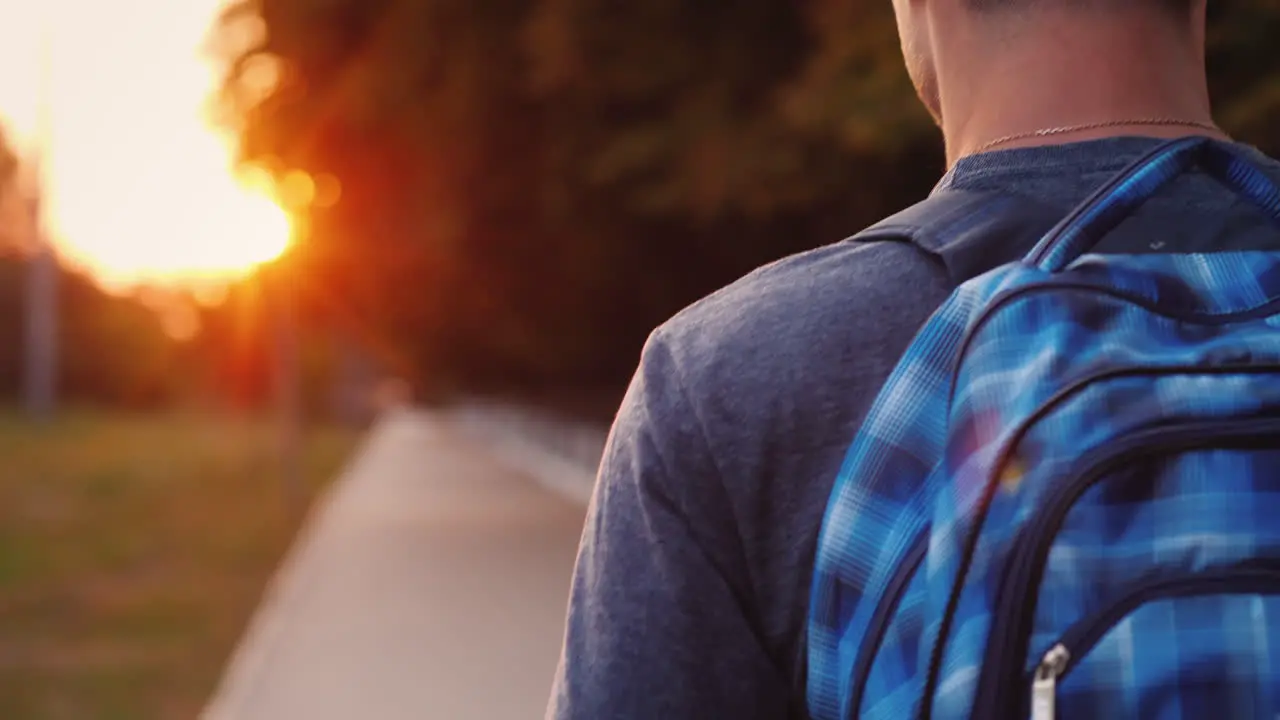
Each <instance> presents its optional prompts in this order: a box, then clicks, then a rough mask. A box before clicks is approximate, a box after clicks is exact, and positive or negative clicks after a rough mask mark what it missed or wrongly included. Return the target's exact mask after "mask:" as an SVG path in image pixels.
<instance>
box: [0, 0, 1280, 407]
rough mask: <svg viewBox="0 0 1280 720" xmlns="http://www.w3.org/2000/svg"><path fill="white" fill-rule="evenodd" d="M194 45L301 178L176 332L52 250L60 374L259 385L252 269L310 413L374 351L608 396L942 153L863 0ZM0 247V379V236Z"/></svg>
mask: <svg viewBox="0 0 1280 720" xmlns="http://www.w3.org/2000/svg"><path fill="white" fill-rule="evenodd" d="M1210 5H1211V15H1212V18H1211V25H1212V28H1211V32H1210V37H1209V42H1210V69H1211V75H1212V83H1213V89H1214V94H1215V100H1216V102H1217V109H1218V117H1219V119H1220V120H1221V121H1222V123H1223V124H1224V125H1225V126H1226V127H1227V128H1228V129H1229V130H1230V131H1232V132H1235V133H1237V135H1238V137H1240V138H1241V139H1243V140H1245V141H1248V142H1251V143H1253V144H1256V145H1258V146H1259V147H1261V148H1262V149H1263V150H1267V151H1271V152H1276V151H1280V129H1278V128H1280V123H1277V120H1278V119H1280V72H1277V70H1280V55H1277V54H1276V53H1275V52H1274V51H1273V48H1272V43H1273V39H1274V38H1276V37H1280V2H1277V1H1276V0H1234V1H1230V0H1211V3H1210ZM209 49H210V51H211V52H212V53H214V54H215V55H216V56H217V57H219V58H222V59H224V60H225V61H226V63H227V67H228V73H227V77H226V80H225V83H224V85H223V89H222V92H221V94H220V96H219V97H217V98H216V99H215V101H214V102H213V103H212V109H213V111H214V112H215V113H216V116H217V118H218V120H219V121H220V122H222V123H224V124H225V125H226V126H227V127H230V128H233V129H234V130H235V131H236V132H237V133H238V136H239V137H240V140H241V159H242V162H243V164H244V166H245V168H252V169H258V170H262V171H266V172H269V173H271V174H272V176H273V177H274V178H275V180H276V181H277V183H279V184H280V186H281V187H283V188H284V189H285V190H286V193H285V195H286V197H296V198H298V199H299V202H298V206H297V207H295V208H294V212H295V215H296V216H297V217H298V226H299V242H297V243H296V244H295V246H294V247H293V249H292V250H291V252H290V253H289V255H288V256H286V257H285V258H283V259H282V260H281V261H279V262H278V263H276V265H275V266H273V267H269V268H266V269H265V270H264V272H263V273H261V274H259V275H257V276H255V277H252V278H249V279H247V280H245V281H244V282H242V283H239V284H238V285H237V286H235V287H233V288H231V290H230V291H229V292H228V293H227V296H226V298H224V299H222V300H221V301H220V302H217V303H207V302H206V303H203V304H202V303H193V304H192V306H193V307H197V308H198V310H197V313H198V320H199V322H198V323H197V326H198V328H199V331H198V332H196V333H194V334H193V335H191V336H190V337H182V338H180V339H178V340H175V339H174V333H172V332H167V331H166V329H165V326H164V323H162V322H161V321H159V320H157V319H156V317H155V314H154V313H149V312H143V311H142V310H141V308H142V307H143V306H144V305H145V304H146V303H145V302H144V299H140V298H138V297H129V298H118V297H114V296H108V295H106V294H104V293H103V292H101V291H99V290H97V289H96V288H95V287H94V286H93V285H92V284H91V283H90V282H88V281H87V280H84V279H82V278H79V277H78V276H76V275H74V274H67V275H66V276H65V277H64V278H63V282H62V284H61V294H62V297H63V300H64V304H65V311H64V312H65V313H66V316H67V320H66V322H65V327H64V330H63V335H64V337H63V342H64V347H65V349H66V351H67V354H66V360H65V362H64V367H63V369H62V374H63V379H64V387H65V388H66V390H67V391H68V392H70V393H74V394H75V395H76V396H79V397H81V398H84V399H88V400H93V401H95V402H103V403H120V404H126V405H148V404H161V403H166V402H170V403H171V402H176V401H178V400H181V399H184V398H189V397H191V396H192V395H193V394H194V395H199V396H210V397H216V398H219V400H220V401H223V402H230V403H231V404H233V405H238V406H240V405H243V406H252V405H254V404H261V403H263V402H266V401H268V400H269V397H270V392H271V390H270V385H271V383H270V380H269V376H270V372H271V369H270V362H271V356H272V352H273V346H272V342H273V341H272V336H271V325H270V322H271V321H270V317H271V316H270V313H263V312H257V311H255V310H254V308H257V309H258V310H261V309H262V307H263V303H264V302H266V301H265V300H264V297H266V296H267V295H269V294H267V295H264V292H263V288H264V287H266V286H268V285H269V284H270V283H272V282H275V283H286V284H287V286H288V287H289V288H290V292H291V293H292V294H293V297H294V299H295V301H296V303H297V307H296V312H297V318H298V319H299V322H300V326H301V329H302V330H301V332H302V335H301V337H302V340H303V357H304V365H305V368H306V373H307V381H306V382H307V397H308V403H309V406H310V407H312V408H313V409H314V410H315V411H316V412H322V411H325V409H326V408H332V407H333V395H334V393H333V391H332V388H333V387H334V384H335V383H334V379H335V378H339V377H347V376H352V375H353V374H354V375H356V376H360V377H364V378H369V377H374V376H376V374H377V373H381V374H394V375H396V376H398V377H401V378H403V379H405V380H407V381H409V382H410V383H411V384H412V386H413V387H414V388H415V390H416V392H417V394H418V396H419V397H420V398H421V399H423V400H424V401H439V400H447V399H450V398H454V397H457V396H459V395H474V394H496V395H502V396H505V397H509V398H513V399H519V400H525V401H532V402H537V403H541V404H544V405H554V406H558V407H560V408H562V409H567V410H572V411H575V412H580V413H588V414H591V415H596V416H599V417H601V418H607V416H608V414H609V413H610V412H611V411H612V408H613V406H614V404H615V403H616V401H617V399H618V396H619V394H620V392H621V391H622V389H623V388H624V386H625V384H626V382H627V379H628V378H629V376H630V373H631V371H632V369H633V367H634V365H635V363H636V360H637V358H638V353H639V350H640V347H641V345H642V344H643V342H644V340H645V337H646V336H647V334H648V333H649V331H650V330H651V329H652V328H653V327H654V326H655V325H657V324H658V323H660V322H661V321H663V320H664V319H665V318H667V317H669V316H670V315H671V314H672V313H674V312H675V311H677V310H679V309H680V308H681V307H683V306H685V305H687V304H689V303H690V302H692V301H693V300H695V299H697V298H698V297H700V296H702V295H704V294H706V293H708V292H710V291H712V290H714V289H716V288H717V287H720V286H722V285H724V284H726V283H728V282H731V281H733V280H734V279H736V278H738V277H740V276H742V275H743V274H745V273H747V272H749V271H750V270H751V269H753V268H755V267H757V266H759V265H762V264H764V263H767V262H769V261H772V260H775V259H777V258H780V257H783V256H785V255H788V254H791V253H795V252H798V251H802V250H805V249H808V248H812V247H816V246H819V245H822V244H826V243H829V242H833V241H837V240H839V239H840V238H842V237H845V236H847V235H849V234H851V233H853V232H856V231H857V230H858V229H860V228H861V227H863V226H865V225H867V224H868V223H870V222H872V221H874V220H875V219H876V218H877V217H879V216H882V215H885V214H887V213H889V212H892V211H894V210H896V209H898V208H901V207H903V206H905V205H907V204H909V203H911V202H913V201H915V200H916V199H919V198H920V197H922V196H923V195H924V194H925V193H927V192H928V190H929V189H930V188H931V187H932V185H933V184H934V183H935V182H936V181H937V179H938V177H939V175H940V173H941V172H942V169H943V164H942V154H941V146H940V141H939V138H938V134H937V131H936V129H935V128H934V127H933V126H932V123H931V121H930V120H929V118H928V117H927V115H926V114H925V113H924V111H923V110H922V109H921V108H920V106H919V104H918V102H917V101H916V99H915V97H914V94H913V92H912V90H911V88H910V86H909V83H908V81H907V78H906V75H905V72H904V71H903V68H902V61H901V58H900V56H899V51H898V45H897V36H896V32H895V30H894V28H893V18H892V11H891V6H890V3H888V2H884V1H883V0H875V1H871V0H803V1H797V0H741V1H740V2H735V3H722V2H707V1H704V0H696V1H695V0H685V1H683V2H682V1H679V0H650V1H649V2H644V3H620V2H611V1H609V0H533V1H520V0H239V2H238V3H236V4H234V5H233V6H232V7H231V9H229V10H228V11H227V12H226V13H225V15H224V16H223V18H222V20H221V22H220V23H219V25H218V27H217V28H216V30H215V32H214V33H213V34H212V36H211V37H210V47H209ZM12 164H13V163H12V159H11V157H9V156H8V155H5V156H3V157H2V158H0V181H3V179H4V178H11V177H12V170H6V168H11V167H12ZM5 247H6V244H5V242H4V240H3V238H0V279H2V280H3V282H0V394H12V393H13V392H15V391H16V388H17V370H18V368H19V362H18V358H17V357H16V356H12V354H13V353H14V352H16V350H15V348H16V347H17V346H18V345H17V344H16V343H15V342H13V340H14V338H16V335H15V333H18V332H20V327H19V326H18V324H17V323H18V318H19V317H20V314H19V313H18V312H16V311H15V310H14V307H11V306H14V304H15V303H19V302H20V301H21V291H20V288H21V282H19V281H18V279H17V278H18V274H19V272H20V266H19V262H20V259H21V249H20V248H17V249H15V248H14V247H12V243H10V244H9V250H8V251H7V254H5V253H6V251H5V250H4V248H5ZM273 278H274V279H273ZM104 338H111V340H110V341H106V340H105V339H104ZM375 371H376V372H375ZM344 373H345V375H344Z"/></svg>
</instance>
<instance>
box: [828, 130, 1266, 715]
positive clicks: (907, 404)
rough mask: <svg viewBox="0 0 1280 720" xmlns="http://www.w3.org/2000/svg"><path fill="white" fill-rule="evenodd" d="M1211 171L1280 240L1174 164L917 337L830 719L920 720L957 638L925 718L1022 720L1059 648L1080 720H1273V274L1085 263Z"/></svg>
mask: <svg viewBox="0 0 1280 720" xmlns="http://www.w3.org/2000/svg"><path fill="white" fill-rule="evenodd" d="M1196 160H1199V161H1200V162H1201V163H1202V164H1203V165H1205V166H1206V167H1207V168H1208V169H1210V170H1212V171H1214V172H1215V174H1217V175H1219V176H1220V177H1222V178H1223V179H1224V180H1225V181H1226V182H1228V183H1229V184H1231V185H1232V186H1233V187H1235V188H1236V189H1238V190H1240V191H1241V192H1242V194H1245V195H1246V196H1248V197H1250V199H1252V200H1254V201H1255V202H1256V203H1257V204H1259V205H1260V206H1262V207H1263V208H1264V209H1265V210H1267V211H1268V212H1270V213H1271V214H1272V216H1273V217H1277V218H1280V193H1276V192H1275V190H1274V188H1273V187H1272V186H1271V184H1270V183H1269V182H1266V181H1265V179H1261V176H1260V175H1259V174H1258V173H1257V172H1256V171H1252V170H1251V168H1249V167H1245V166H1242V164H1243V163H1244V162H1245V161H1243V160H1239V159H1237V158H1235V157H1234V156H1231V155H1230V154H1228V153H1217V152H1216V151H1215V150H1212V146H1210V145H1208V144H1202V141H1197V142H1188V141H1183V142H1180V143H1179V142H1175V143H1171V144H1170V145H1169V146H1167V147H1166V148H1163V149H1162V150H1161V152H1160V154H1157V155H1155V156H1153V158H1152V159H1149V161H1148V162H1146V163H1144V164H1143V165H1142V166H1140V167H1138V168H1135V169H1134V171H1133V172H1131V173H1128V174H1127V175H1125V176H1122V177H1121V178H1119V179H1118V180H1117V181H1116V183H1115V184H1114V185H1113V186H1112V187H1110V188H1108V189H1107V190H1106V192H1105V193H1100V195H1099V197H1098V198H1096V199H1095V201H1093V202H1091V203H1089V204H1087V205H1086V206H1085V207H1084V208H1082V210H1081V211H1079V212H1078V213H1077V214H1076V215H1075V216H1073V217H1071V218H1069V219H1068V221H1065V222H1064V224H1063V225H1062V226H1061V229H1060V230H1059V231H1058V232H1057V233H1055V234H1054V236H1053V237H1051V238H1048V239H1046V241H1045V242H1044V243H1042V245H1041V246H1039V247H1038V248H1037V249H1036V250H1035V251H1033V253H1032V255H1031V256H1030V257H1029V258H1028V261H1027V262H1023V263H1017V264H1012V265H1008V266H1005V267H1002V268H999V269H997V270H994V271H992V272H990V273H987V274H986V275H983V276H981V277H979V278H977V279H975V280H972V281H970V282H968V283H965V284H964V285H962V286H961V287H960V288H958V289H957V290H956V292H955V293H954V294H953V296H952V297H951V298H950V299H949V300H948V302H947V303H946V304H944V306H943V307H942V308H941V309H940V310H939V311H938V312H937V313H936V314H935V316H934V317H933V318H932V319H931V320H930V322H929V323H928V324H927V325H926V326H925V327H924V328H923V329H922V330H921V332H920V334H919V335H918V337H917V339H916V341H915V342H914V343H913V344H912V346H911V348H910V349H909V350H908V351H907V353H906V354H905V356H904V358H903V360H902V361H901V363H900V364H899V365H898V367H897V368H896V370H895V371H894V373H893V374H892V376H891V377H890V379H889V381H888V383H887V384H886V386H885V387H884V389H883V390H882V392H881V394H880V396H879V397H878V399H877V401H876V403H875V404H874V406H873V407H872V409H871V412H870V414H869V415H868V419H867V421H866V422H865V423H864V425H863V427H862V428H861V430H860V432H859V434H858V437H857V438H856V439H855V440H854V442H853V444H852V445H851V447H850V449H849V452H848V455H847V458H846V461H845V463H844V466H843V467H842V469H841V471H840V474H839V476H838V477H837V479H836V483H835V486H834V489H833V492H832V495H831V499H830V502H829V504H828V508H827V513H826V517H825V518H824V521H823V527H822V531H821V535H820V538H819V547H818V554H817V558H816V566H815V574H814V583H813V590H812V600H811V612H810V624H809V628H808V647H809V668H808V703H809V710H810V714H811V715H812V717H814V718H815V719H817V720H825V719H827V718H848V717H862V718H893V719H894V720H898V719H900V718H906V717H912V716H913V714H916V713H919V712H920V711H921V709H922V703H921V701H922V698H923V693H924V692H925V689H926V679H927V677H928V675H929V670H930V666H931V660H932V659H933V654H934V650H935V645H938V643H939V636H940V634H941V630H942V628H943V625H944V621H945V622H946V623H947V625H948V627H947V632H946V635H945V637H944V638H942V644H941V647H942V648H943V652H942V653H941V655H940V660H941V662H940V663H939V664H938V673H937V676H936V678H934V680H935V682H934V685H933V687H932V690H933V693H932V695H931V702H929V703H927V704H926V705H927V709H928V710H929V711H930V712H931V714H932V716H933V717H937V718H963V717H970V716H980V717H984V718H986V717H998V716H1002V715H1003V714H1005V713H1006V712H1011V713H1013V714H1015V715H1021V716H1025V715H1026V713H1027V712H1028V710H1027V708H1028V707H1029V702H1030V694H1029V688H1030V683H1031V674H1032V673H1033V672H1034V670H1035V668H1036V666H1037V665H1038V664H1039V662H1040V658H1041V656H1042V655H1044V654H1046V653H1047V652H1048V651H1049V650H1050V649H1051V648H1053V647H1054V646H1055V645H1058V644H1060V643H1061V644H1064V645H1065V644H1070V645H1073V646H1074V647H1068V648H1067V649H1068V650H1069V651H1070V653H1071V659H1070V660H1069V662H1068V666H1067V668H1066V672H1065V674H1063V675H1062V677H1061V679H1060V680H1059V681H1058V683H1057V687H1056V690H1055V692H1054V693H1053V697H1054V698H1055V699H1056V703H1057V706H1058V708H1059V712H1060V713H1062V715H1063V716H1068V715H1069V716H1070V717H1112V716H1120V715H1123V716H1126V717H1138V716H1142V717H1157V716H1159V717H1179V716H1193V717H1194V716H1199V715H1200V714H1201V712H1200V711H1201V710H1204V709H1206V708H1213V712H1214V714H1215V716H1221V715H1222V714H1223V712H1224V711H1225V710H1228V709H1230V710H1233V711H1234V710H1238V711H1239V713H1238V714H1231V715H1227V716H1229V717H1254V716H1258V717H1261V716H1268V717H1271V716H1274V715H1275V713H1277V712H1280V616H1278V615H1275V612H1276V611H1277V610H1280V522H1278V521H1277V520H1276V518H1280V424H1278V423H1277V422H1275V421H1272V420H1269V418H1278V417H1280V332H1278V330H1280V304H1277V303H1276V302H1275V301H1274V299H1275V298H1280V253H1270V252H1235V253H1221V254H1212V255H1145V256H1099V255H1085V256H1083V257H1079V258H1078V259H1076V256H1078V255H1080V254H1081V253H1082V252H1083V251H1084V250H1085V248H1086V247H1087V242H1086V240H1085V237H1086V235H1087V234H1088V233H1085V232H1083V231H1082V230H1080V228H1086V229H1088V231H1089V232H1090V233H1093V234H1095V235H1096V234H1099V233H1102V232H1105V230H1106V229H1107V227H1108V225H1109V224H1112V225H1113V224H1114V223H1115V222H1118V221H1119V219H1120V217H1121V216H1122V215H1123V213H1124V212H1127V211H1128V210H1131V209H1132V207H1133V206H1134V205H1136V203H1137V202H1138V201H1139V200H1140V199H1141V197H1142V196H1143V195H1144V194H1145V195H1149V194H1151V193H1152V192H1154V191H1155V189H1156V188H1158V187H1159V185H1160V184H1161V183H1162V182H1164V181H1167V180H1168V179H1169V178H1171V177H1172V176H1174V175H1176V174H1177V173H1178V172H1181V171H1182V170H1183V169H1185V167H1186V166H1187V164H1188V163H1190V162H1192V161H1196ZM1157 180H1159V182H1157ZM1272 448H1276V449H1272ZM1267 560H1270V561H1272V564H1271V565H1269V566H1268V565H1266V564H1265V563H1263V564H1262V565H1261V566H1260V567H1253V566H1249V567H1245V566H1242V565H1241V564H1242V563H1250V562H1252V563H1255V564H1257V563H1258V562H1259V561H1267ZM1271 568H1275V569H1271ZM1024 571H1025V572H1024ZM1215 573H1216V574H1215ZM948 615H949V616H950V618H949V619H947V617H948ZM1270 618H1278V619H1276V620H1269V619H1270ZM1001 648H1012V650H1010V651H1008V652H1006V651H1003V650H1001ZM993 693H994V694H993ZM993 698H995V699H994V700H993ZM991 703H996V704H991ZM1000 703H1005V704H1000ZM1011 708H1016V712H1015V711H1014V710H1013V709H1011Z"/></svg>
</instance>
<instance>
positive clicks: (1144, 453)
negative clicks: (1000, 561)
mask: <svg viewBox="0 0 1280 720" xmlns="http://www.w3.org/2000/svg"><path fill="white" fill-rule="evenodd" d="M1277 437H1280V418H1267V419H1256V420H1243V421H1241V420H1236V421H1214V422H1198V423H1193V424H1188V425H1181V426H1177V427H1173V428H1153V429H1151V430H1145V431H1141V432H1137V433H1134V434H1132V435H1129V436H1128V437H1126V438H1124V439H1123V440H1121V441H1120V442H1118V443H1117V444H1114V445H1112V446H1109V447H1104V448H1100V449H1099V450H1097V451H1095V452H1093V453H1091V454H1089V455H1088V456H1086V458H1085V459H1084V460H1083V461H1082V462H1081V463H1080V467H1082V468H1083V470H1082V471H1080V472H1078V473H1073V474H1072V475H1070V476H1068V477H1066V478H1063V480H1062V482H1059V483H1056V484H1054V485H1053V486H1052V487H1050V488H1049V489H1048V490H1047V491H1046V493H1045V496H1044V498H1043V499H1042V500H1041V502H1040V505H1039V507H1038V508H1037V509H1036V510H1035V512H1034V513H1033V514H1032V515H1031V517H1030V518H1028V520H1027V522H1026V524H1025V526H1024V528H1025V529H1024V530H1023V531H1022V532H1021V534H1020V535H1019V537H1018V538H1017V539H1016V540H1015V541H1014V546H1013V549H1012V551H1011V553H1010V555H1009V560H1008V561H1007V564H1006V565H1005V575H1004V579H1003V581H1002V582H1001V583H1000V586H999V590H998V591H997V593H996V600H995V608H994V612H993V613H992V617H993V621H992V627H991V630H990V634H989V636H988V640H987V650H986V653H985V656H984V660H983V667H986V668H991V670H989V671H988V672H984V673H982V675H981V676H980V678H979V680H978V687H977V690H976V693H975V696H974V713H975V716H976V717H984V718H995V717H1001V716H1010V715H1011V714H1012V713H1013V709H1014V706H1012V704H1011V703H1012V701H1013V700H1015V699H1016V698H1017V697H1018V695H1017V693H1016V692H1015V689H1016V685H1017V683H1018V681H1019V678H1021V676H1022V668H1023V667H1025V665H1026V652H1027V647H1026V643H1027V641H1028V638H1029V636H1030V634H1031V624H1032V622H1033V621H1034V618H1035V610H1036V605H1037V604H1038V600H1039V588H1040V582H1041V580H1042V578H1043V574H1044V564H1045V562H1046V561H1047V559H1048V555H1049V552H1050V550H1051V549H1052V547H1053V541H1054V539H1055V538H1056V537H1057V535H1058V531H1059V530H1060V529H1061V528H1062V524H1063V522H1065V520H1066V517H1067V514H1068V513H1069V511H1070V510H1071V508H1072V507H1073V506H1074V505H1075V503H1076V501H1077V500H1079V499H1080V497H1081V496H1083V495H1084V494H1085V492H1087V491H1088V490H1089V489H1090V488H1092V487H1093V486H1095V485H1096V484H1098V483H1099V482H1100V481H1102V480H1103V479H1105V478H1106V477H1107V476H1108V475H1109V474H1110V473H1111V472H1112V471H1114V470H1116V469H1118V468H1120V467H1122V466H1124V465H1126V464H1128V463H1130V462H1132V461H1133V460H1135V459H1138V458H1140V457H1152V456H1162V455H1167V454H1170V451H1176V453H1177V454H1182V453H1185V452H1192V451H1195V450H1199V449H1219V448H1221V449H1227V448H1230V449H1267V448H1272V449H1274V448H1276V447H1277V442H1276V438H1277ZM1001 701H1003V702H1004V703H1006V705H1005V706H1004V707H1001Z"/></svg>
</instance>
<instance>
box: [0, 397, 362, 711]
mask: <svg viewBox="0 0 1280 720" xmlns="http://www.w3.org/2000/svg"><path fill="white" fill-rule="evenodd" d="M275 440H276V436H275V434H274V432H273V430H272V427H271V425H270V424H268V423H265V422H245V421H233V420H230V419H225V420H218V419H211V418H198V417H193V416H161V417H116V416H105V415H95V414H91V413H82V414H76V415H74V416H73V417H70V418H67V419H64V420H60V421H58V422H57V423H55V424H54V425H52V426H49V427H45V428H35V427H31V426H29V425H26V424H24V423H22V422H20V421H19V420H18V419H17V418H16V417H15V416H13V415H11V414H9V415H6V414H5V413H3V412H0V719H3V720H19V719H21V720H26V719H27V718H33V719H34V718H39V719H40V720H46V719H47V720H60V719H62V718H74V719H75V720H113V719H115V718H120V719H125V718H127V719H129V720H149V719H151V718H164V719H168V718H181V719H183V720H187V719H190V718H195V717H196V716H197V715H198V713H199V710H200V708H201V707H202V706H203V704H204V702H205V701H206V700H207V699H208V697H209V695H210V693H211V692H212V690H213V687H214V685H215V684H216V682H217V679H218V675H219V672H220V671H221V669H222V667H223V664H224V662H225V661H226V659H227V658H228V656H229V655H230V652H231V650H232V648H233V647H234V645H235V643H236V640H237V639H238V637H239V635H240V633H241V632H242V630H243V629H244V627H245V624H246V623H247V621H248V619H249V617H250V615H251V613H252V611H253V608H254V606H255V605H256V603H257V601H258V599H259V597H260V596H261V593H262V591H263V589H264V587H265V585H266V582H267V580H268V579H269V578H270V576H271V573H272V570H273V569H274V568H275V566H276V563H277V562H278V561H279V559H280V558H281V556H282V555H283V553H284V552H285V550H286V549H287V547H288V545H289V542H290V540H291V538H292V536H293V534H294V531H295V530H296V526H297V522H298V517H297V514H296V513H291V512H289V507H288V506H289V504H288V503H287V502H285V499H284V493H283V491H282V487H281V480H280V472H279V465H278V461H277V459H276V456H275V454H274V453H275V447H274V443H275ZM353 445H354V437H353V435H352V434H350V433H347V432H343V431H340V430H330V429H317V430H312V431H310V432H309V433H308V436H307V439H306V443H305V451H304V461H303V466H304V474H305V478H306V486H307V494H308V495H311V494H313V493H314V491H315V490H316V489H318V488H319V487H320V486H321V485H322V484H323V483H324V482H326V481H327V480H328V479H330V478H331V477H333V476H334V475H335V474H336V473H337V472H338V471H339V470H340V467H341V464H342V462H343V461H344V460H345V459H346V457H347V455H348V454H349V452H350V451H351V449H352V448H353Z"/></svg>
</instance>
